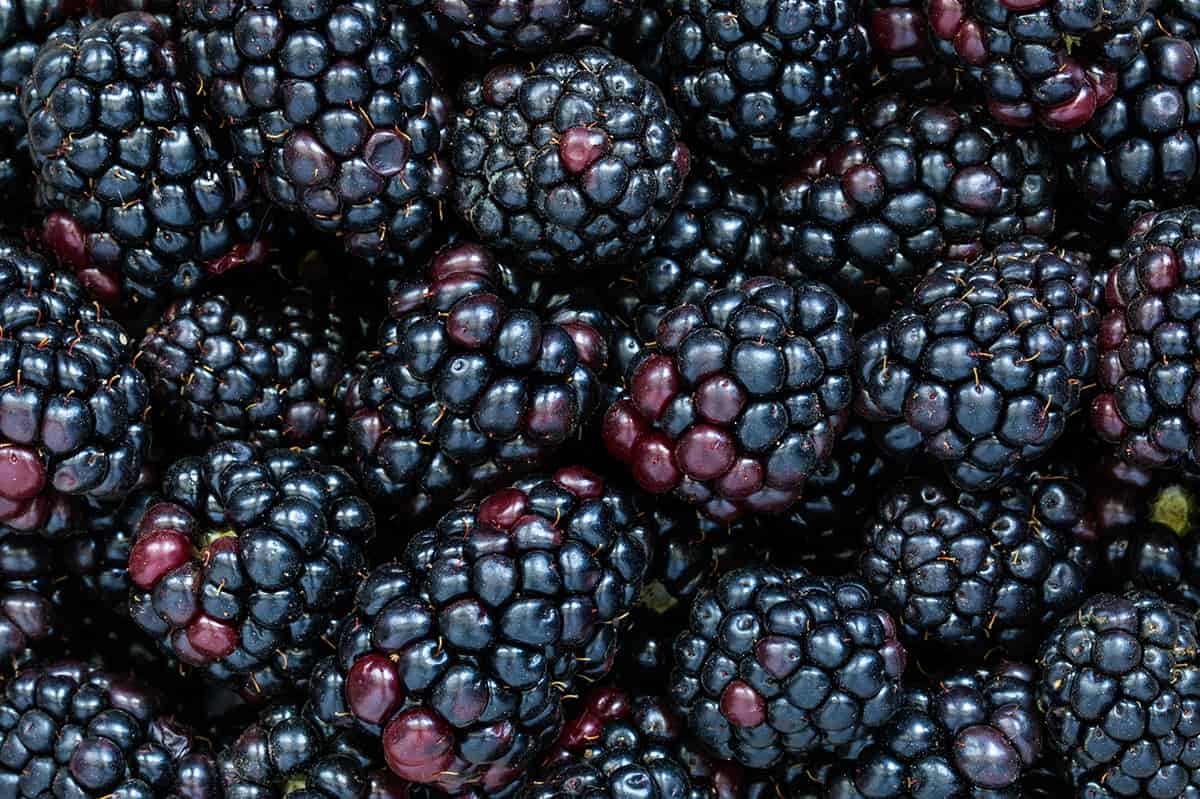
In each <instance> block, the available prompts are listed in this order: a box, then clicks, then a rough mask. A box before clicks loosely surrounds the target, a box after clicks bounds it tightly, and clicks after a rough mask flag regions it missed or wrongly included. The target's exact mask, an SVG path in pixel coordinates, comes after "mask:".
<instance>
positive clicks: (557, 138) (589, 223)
mask: <svg viewBox="0 0 1200 799" xmlns="http://www.w3.org/2000/svg"><path fill="white" fill-rule="evenodd" d="M450 160H451V164H452V166H453V168H454V173H455V176H456V178H457V182H456V184H455V187H454V192H453V194H454V207H455V209H456V210H457V212H458V214H459V215H460V216H461V217H462V218H463V219H464V220H466V222H467V223H469V224H470V225H471V226H472V227H473V228H474V230H475V233H476V235H478V236H479V238H480V240H481V241H482V242H483V243H484V244H485V245H487V246H489V247H494V248H496V249H497V250H499V251H501V254H503V255H506V256H511V257H512V259H513V260H514V262H515V264H516V265H518V266H522V267H526V268H529V269H533V270H536V271H564V270H568V269H582V268H588V267H597V266H612V265H618V264H621V265H623V264H624V263H625V262H626V261H627V260H628V259H629V258H630V257H631V256H632V255H633V254H634V253H635V252H636V251H637V249H638V248H639V247H640V245H642V244H643V243H644V242H646V241H647V240H648V239H649V238H650V237H651V236H652V235H653V234H654V232H655V231H656V230H657V229H658V228H659V227H660V226H661V225H662V224H663V222H665V221H666V219H667V215H668V214H669V213H670V211H671V209H672V208H673V207H674V206H675V203H676V201H677V199H678V197H679V192H680V190H681V189H682V188H683V183H684V180H685V179H686V178H687V175H688V169H689V160H690V159H689V154H688V149H687V147H686V146H685V145H684V144H683V141H682V139H681V138H680V127H679V123H678V120H677V119H676V118H675V115H674V112H672V111H671V110H670V109H669V108H668V107H667V104H666V101H665V100H663V96H662V92H660V91H659V89H658V87H657V86H655V85H654V84H653V83H651V82H650V81H649V80H648V79H646V78H645V77H643V76H642V75H640V74H639V73H638V72H637V70H635V69H634V68H633V67H632V66H631V65H630V64H629V63H627V62H625V61H623V60H622V59H620V58H617V57H616V56H614V55H613V54H612V53H610V52H608V51H607V50H603V49H601V48H598V47H585V48H583V49H580V50H576V51H574V52H573V53H569V54H566V53H564V54H556V55H550V56H547V57H545V58H543V59H542V60H541V61H540V62H538V64H537V65H535V66H534V67H533V69H532V70H531V69H529V67H528V65H521V64H513V65H505V66H498V67H495V68H493V69H492V70H491V71H490V72H488V73H487V74H486V75H483V76H482V77H478V78H471V79H468V80H467V81H466V82H465V83H463V85H462V87H461V88H460V90H459V107H458V109H457V114H456V116H455V122H454V132H453V135H452V138H451V142H450Z"/></svg>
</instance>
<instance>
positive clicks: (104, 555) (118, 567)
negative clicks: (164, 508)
mask: <svg viewBox="0 0 1200 799" xmlns="http://www.w3.org/2000/svg"><path fill="white" fill-rule="evenodd" d="M160 500H161V497H160V496H159V494H158V492H157V490H156V489H155V488H151V487H147V488H139V489H137V490H135V491H134V492H133V493H132V494H130V495H129V496H128V497H126V498H125V499H124V501H122V502H120V503H119V504H113V505H102V504H100V503H95V504H89V505H87V506H85V507H84V508H82V509H81V510H80V512H79V514H78V516H79V517H80V524H81V527H82V530H78V531H75V534H74V535H71V536H69V537H66V538H64V539H62V540H61V541H58V542H56V545H57V547H58V550H59V552H60V556H61V558H62V561H63V565H64V567H65V569H66V573H67V574H68V575H70V577H71V579H72V581H74V583H75V584H76V585H77V586H78V587H79V589H80V593H81V595H82V596H85V597H88V598H89V599H90V600H93V601H99V602H100V603H101V604H103V605H104V606H105V607H106V608H109V609H111V610H113V611H115V612H117V613H122V614H123V613H125V612H126V611H127V610H128V601H129V591H130V589H131V588H132V587H133V584H132V583H131V582H130V579H129V553H130V551H131V550H132V549H133V540H134V535H135V534H136V532H137V527H138V522H139V521H140V520H141V518H142V516H143V515H145V513H146V511H147V510H149V508H150V506H152V505H154V504H156V503H157V502H159V501H160Z"/></svg>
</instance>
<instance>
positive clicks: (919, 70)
mask: <svg viewBox="0 0 1200 799" xmlns="http://www.w3.org/2000/svg"><path fill="white" fill-rule="evenodd" d="M864 10H865V15H864V16H865V18H866V29H867V38H868V40H869V41H870V43H871V61H872V64H873V65H874V71H873V73H872V75H871V85H872V86H874V85H877V84H883V85H884V86H887V87H888V88H890V89H892V90H903V91H904V92H905V93H906V94H916V95H919V96H922V97H936V98H948V97H950V96H951V95H952V94H953V92H954V90H955V88H956V82H957V81H956V80H955V76H954V72H953V70H951V69H950V67H949V66H948V65H947V64H945V63H943V62H942V61H941V60H940V59H939V58H938V57H937V54H936V53H935V52H934V50H933V44H932V43H931V42H930V36H929V29H928V21H927V20H926V18H925V4H924V3H922V2H919V0H866V2H865V3H864Z"/></svg>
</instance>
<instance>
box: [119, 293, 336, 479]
mask: <svg viewBox="0 0 1200 799" xmlns="http://www.w3.org/2000/svg"><path fill="white" fill-rule="evenodd" d="M272 294H273V296H269V295H272ZM333 305H334V302H333V300H332V299H329V298H326V301H325V302H324V303H323V302H322V301H321V299H320V298H319V297H317V296H315V295H314V294H312V293H310V292H306V291H302V290H292V291H290V292H289V293H287V294H286V295H285V296H283V297H280V296H279V294H278V293H277V292H266V291H264V292H261V293H260V294H259V296H257V297H235V296H232V295H230V294H218V293H209V294H203V295H200V296H197V297H193V298H188V299H185V300H181V301H179V302H176V303H175V304H174V305H172V306H171V307H170V308H168V309H167V310H166V312H165V313H164V314H163V316H162V318H161V319H160V320H159V321H158V323H157V324H156V325H155V326H154V327H153V328H151V329H150V330H149V331H148V332H147V333H146V336H145V338H143V339H142V348H141V354H140V356H139V359H138V366H139V367H140V368H141V369H142V372H143V373H145V375H146V377H147V379H148V380H149V383H150V391H151V396H152V397H153V398H154V404H155V408H156V410H157V412H158V414H159V417H160V418H164V419H169V420H171V421H172V423H173V425H174V426H175V427H176V428H177V429H179V432H180V433H181V434H182V435H183V436H186V438H187V440H188V441H189V442H191V444H192V446H196V445H197V444H198V445H200V446H207V445H211V444H215V443H217V442H218V441H227V440H234V439H240V440H244V441H247V442H249V443H251V444H253V445H255V446H257V447H260V448H263V449H268V448H271V447H288V448H290V449H293V450H295V451H298V452H303V453H304V454H306V455H309V456H312V457H320V456H322V455H329V454H332V452H333V451H334V450H335V449H336V447H337V445H338V440H337V439H338V438H339V435H340V433H341V429H342V427H343V422H342V419H341V409H340V408H339V407H338V405H337V403H336V402H335V397H334V393H335V391H336V389H337V386H338V382H339V381H340V380H342V379H343V378H344V377H345V375H346V372H347V367H346V364H345V360H344V358H345V353H344V349H345V342H344V340H343V334H342V326H343V320H342V319H341V318H340V316H339V314H338V311H337V309H336V307H332V306H333Z"/></svg>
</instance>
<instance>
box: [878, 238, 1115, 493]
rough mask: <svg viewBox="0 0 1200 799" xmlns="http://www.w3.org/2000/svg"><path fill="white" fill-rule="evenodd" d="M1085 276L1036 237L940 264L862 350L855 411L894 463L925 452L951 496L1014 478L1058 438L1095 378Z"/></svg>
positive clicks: (1094, 325) (1095, 320)
mask: <svg viewBox="0 0 1200 799" xmlns="http://www.w3.org/2000/svg"><path fill="white" fill-rule="evenodd" d="M1090 280H1091V274H1090V273H1089V272H1088V270H1087V267H1086V265H1085V264H1084V262H1083V261H1082V260H1081V259H1080V258H1079V257H1077V256H1075V255H1074V254H1072V253H1068V252H1061V251H1053V250H1052V249H1051V248H1050V246H1049V245H1048V244H1046V243H1045V242H1043V241H1041V240H1039V239H1033V238H1025V239H1022V240H1020V241H1019V242H1012V243H1009V244H1003V245H1000V246H998V247H996V248H995V249H994V250H992V251H991V252H990V253H989V254H988V256H987V257H986V258H984V259H983V260H980V261H977V262H976V263H974V264H967V263H963V262H960V261H949V262H945V263H942V264H941V265H939V266H938V267H937V268H936V269H933V270H932V271H930V272H929V274H927V275H926V276H925V278H924V279H923V280H922V281H921V282H920V284H919V285H918V286H917V288H916V290H915V292H914V294H913V296H912V298H911V300H910V301H909V303H908V304H907V305H906V306H904V307H903V308H901V309H900V310H898V311H896V312H895V313H894V314H893V315H892V317H891V320H890V321H888V322H887V323H886V324H883V325H881V326H880V327H877V328H876V329H875V330H873V331H871V332H870V333H868V334H866V335H865V336H863V337H862V338H861V339H860V340H859V344H858V353H857V364H856V368H857V378H858V380H857V381H856V382H857V383H858V386H859V388H858V394H857V396H856V398H855V410H856V411H858V412H859V414H860V415H862V416H863V417H864V418H866V419H868V420H871V421H874V422H878V423H880V424H879V425H878V433H879V436H878V440H879V441H880V444H881V445H882V446H883V448H884V450H885V451H886V452H888V453H889V454H891V455H893V456H896V457H908V456H911V455H915V454H917V453H921V452H923V453H924V454H925V455H926V456H927V457H929V458H931V459H933V460H934V461H940V462H941V463H942V466H943V467H944V469H945V471H946V474H947V476H948V477H949V478H950V479H951V480H952V481H953V482H954V483H955V484H956V485H958V486H959V487H961V488H965V489H982V488H989V487H992V486H996V485H1000V484H1003V483H1005V482H1007V481H1010V480H1012V479H1013V478H1014V477H1015V476H1016V475H1017V474H1018V473H1019V470H1020V468H1021V466H1022V465H1023V464H1027V463H1029V462H1031V461H1032V460H1034V459H1036V458H1038V457H1040V456H1041V455H1043V454H1044V453H1045V452H1046V451H1047V450H1049V448H1050V447H1051V446H1052V445H1053V444H1054V442H1055V441H1057V440H1058V438H1059V437H1060V436H1061V435H1062V434H1063V432H1064V430H1065V429H1066V425H1067V417H1068V416H1070V415H1071V414H1073V413H1075V412H1076V411H1077V410H1079V409H1080V406H1081V399H1080V396H1081V393H1082V390H1083V386H1084V384H1085V383H1087V382H1089V381H1090V380H1091V379H1092V377H1093V375H1094V374H1095V369H1096V359H1097V345H1096V332H1097V330H1098V328H1099V326H1100V319H1099V316H1100V314H1099V311H1098V310H1097V309H1096V308H1095V307H1094V306H1093V305H1092V303H1091V302H1090V301H1089V300H1088V299H1087V298H1088V296H1089V282H1090Z"/></svg>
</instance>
